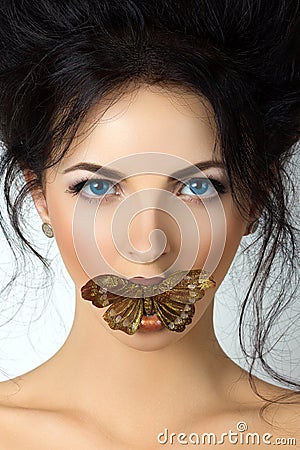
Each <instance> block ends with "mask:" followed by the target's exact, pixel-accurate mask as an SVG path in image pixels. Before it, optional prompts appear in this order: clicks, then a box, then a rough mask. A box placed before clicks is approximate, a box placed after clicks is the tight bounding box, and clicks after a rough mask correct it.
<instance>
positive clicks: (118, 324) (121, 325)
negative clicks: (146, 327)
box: [103, 297, 143, 334]
mask: <svg viewBox="0 0 300 450" xmlns="http://www.w3.org/2000/svg"><path fill="white" fill-rule="evenodd" d="M142 315H143V300H142V299H139V298H129V297H119V299H118V301H116V302H115V303H114V304H113V305H111V306H110V307H109V308H108V309H107V311H106V312H105V313H104V315H103V318H104V320H105V321H106V322H107V323H108V325H109V326H110V328H111V329H112V330H121V331H124V332H125V333H126V334H134V333H135V332H136V331H137V329H138V327H139V325H140V322H141V319H142Z"/></svg>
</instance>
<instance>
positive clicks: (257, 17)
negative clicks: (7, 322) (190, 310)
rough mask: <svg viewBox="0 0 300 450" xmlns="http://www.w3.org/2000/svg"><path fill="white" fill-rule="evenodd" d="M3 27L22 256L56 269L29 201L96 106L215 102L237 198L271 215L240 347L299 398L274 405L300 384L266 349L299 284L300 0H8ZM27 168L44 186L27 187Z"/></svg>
mask: <svg viewBox="0 0 300 450" xmlns="http://www.w3.org/2000/svg"><path fill="white" fill-rule="evenodd" d="M0 19H1V20H0V21H1V29H0V36H1V40H0V45H1V53H0V68H1V69H0V121H1V125H0V127H1V128H0V129H1V139H2V141H3V143H4V146H5V149H4V153H3V158H2V161H1V169H0V170H1V171H0V173H1V178H2V177H3V176H5V178H4V193H5V198H6V204H7V210H8V214H9V218H10V221H11V224H12V226H13V229H14V231H15V232H16V235H17V237H19V238H21V240H16V241H15V242H13V241H11V237H10V234H9V228H8V225H5V223H4V218H3V217H1V216H0V218H1V227H2V229H3V232H4V234H5V236H6V237H7V240H8V242H9V244H10V246H11V248H12V250H13V251H14V252H16V251H17V247H18V246H19V243H21V246H19V248H21V253H22V252H23V250H24V249H25V248H28V249H30V250H31V251H32V252H33V253H34V254H35V255H36V256H37V257H38V258H39V259H40V260H41V261H42V262H43V264H44V265H45V267H48V263H47V260H46V258H44V257H43V256H42V255H41V254H40V253H39V252H38V251H37V249H36V248H34V246H33V244H32V243H30V242H29V240H28V238H27V237H25V234H24V230H22V223H23V220H21V216H22V206H23V203H24V201H25V199H26V197H27V196H28V193H29V189H30V188H33V189H34V188H36V187H39V186H42V185H43V173H44V170H45V169H47V168H49V167H51V166H53V165H54V164H56V163H57V162H59V161H60V159H61V158H62V157H63V156H64V155H65V154H66V152H67V151H68V148H69V145H70V143H71V142H72V138H73V137H74V135H75V133H76V131H77V130H78V127H79V124H80V123H81V121H82V119H83V118H84V117H85V115H86V114H87V112H88V111H89V110H90V108H91V107H92V106H93V105H94V104H96V103H98V102H99V101H101V99H104V98H111V99H112V101H114V100H116V99H117V98H118V96H119V95H122V93H125V92H126V91H127V90H128V89H129V88H130V87H131V89H132V87H134V86H135V87H138V86H139V85H140V84H141V83H146V84H148V85H154V84H156V85H161V86H171V85H172V86H174V87H178V88H184V89H187V90H189V91H191V92H193V93H196V94H197V95H198V96H201V97H204V98H206V99H207V100H208V101H209V103H210V104H211V106H212V108H213V111H214V114H215V120H216V124H217V132H218V139H219V143H220V149H221V156H222V159H223V162H224V163H225V166H226V168H227V172H228V176H229V180H230V187H231V191H232V195H233V199H234V201H235V203H236V205H237V206H238V208H239V210H240V212H241V213H242V214H245V204H246V205H249V204H250V203H251V204H253V205H255V207H256V211H255V212H256V214H257V216H260V227H259V232H258V233H257V236H258V237H257V238H256V240H255V241H256V242H255V243H256V244H259V251H258V252H257V253H256V255H255V263H256V266H255V267H254V269H253V280H252V281H251V283H250V286H249V289H248V291H247V293H246V297H245V299H244V302H243V306H242V313H241V318H240V340H241V345H242V348H243V351H244V353H245V356H246V357H247V358H250V361H253V363H254V361H255V360H257V359H259V360H260V362H261V364H262V366H263V367H264V369H265V370H266V372H267V373H268V374H269V375H270V376H271V377H273V378H274V379H275V380H278V381H280V382H282V383H285V385H286V386H287V387H289V388H291V389H292V390H295V392H294V393H290V394H286V395H285V396H282V397H280V399H279V398H278V399H276V401H279V400H280V401H283V399H284V398H286V396H287V395H288V396H290V397H293V396H294V395H296V394H299V392H297V389H299V388H300V382H299V380H298V381H297V380H293V379H288V378H287V377H285V376H283V375H281V374H279V373H277V372H276V371H274V369H273V368H272V367H271V366H270V365H269V363H268V361H267V359H266V358H265V354H264V353H265V347H266V345H265V344H266V342H267V339H268V336H269V334H270V330H271V327H272V324H274V323H275V321H276V320H278V317H280V315H281V314H282V313H283V311H284V309H285V308H286V306H287V304H288V303H289V302H290V301H292V299H293V295H294V293H295V292H294V291H295V288H296V286H297V285H298V281H297V280H298V279H297V275H298V274H297V271H296V270H295V268H296V267H297V263H298V258H299V251H298V250H297V248H296V246H297V242H296V233H297V231H298V230H297V229H296V227H295V225H294V223H293V220H292V217H291V211H290V209H289V208H288V203H289V201H290V199H291V194H292V192H293V183H292V180H291V177H290V175H289V172H288V170H287V164H288V162H289V161H290V158H291V156H292V154H293V153H294V152H295V149H296V146H295V144H296V142H297V141H298V139H299V131H300V127H299V124H300V52H299V48H300V5H299V1H298V0H281V1H280V2H278V0H267V1H258V0H250V1H249V0H223V1H222V2H220V1H219V0H193V1H186V0H176V1H175V0H173V1H170V0H152V1H151V2H149V1H146V0H122V1H117V0H66V1H64V2H61V1H58V0H38V1H37V0H30V1H29V0H23V1H22V2H19V1H17V0H9V1H8V0H3V1H2V2H1V5H0ZM24 169H30V170H32V171H33V172H34V173H35V174H36V177H37V178H36V180H32V181H31V182H30V183H27V184H26V183H24V180H23V179H22V171H23V170H24ZM20 181H21V182H23V184H22V187H20V186H19V187H18V189H17V195H16V196H15V198H13V190H14V188H15V183H17V182H20ZM248 250H249V249H248ZM252 262H253V261H252ZM276 265H278V267H279V271H280V273H281V277H280V279H277V280H276V282H277V284H276V286H277V293H276V295H274V299H273V303H272V311H271V312H270V313H268V314H267V316H263V315H262V302H263V298H264V295H265V292H266V289H267V286H268V280H269V277H270V274H271V272H272V270H274V267H275V266H276ZM283 269H284V270H283ZM278 278H279V277H278ZM14 280H15V277H13V279H12V281H14ZM7 286H8V285H7ZM7 286H6V288H7ZM288 288H289V289H288ZM4 289H5V288H4ZM288 291H290V292H288ZM283 299H284V300H283ZM250 306H251V307H252V309H253V314H254V316H253V317H252V322H253V323H255V324H256V326H255V328H254V331H253V337H252V344H253V348H252V349H251V351H249V350H247V348H246V345H245V342H244V340H243V335H242V331H243V317H244V316H245V313H246V310H247V309H248V310H249V307H250ZM252 365H253V364H251V366H250V369H249V370H250V376H249V380H250V382H251V385H252V387H253V389H254V390H255V382H254V379H253V377H252V375H251V371H252ZM259 395H260V396H261V394H259ZM261 398H264V397H263V396H261ZM296 398H297V396H296ZM265 400H266V401H267V400H268V401H270V402H272V401H273V400H271V399H265ZM268 401H267V404H268ZM289 401H290V400H289ZM264 408H265V407H264ZM264 408H262V411H263V409H264Z"/></svg>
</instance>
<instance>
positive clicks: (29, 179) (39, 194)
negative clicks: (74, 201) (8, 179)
mask: <svg viewBox="0 0 300 450" xmlns="http://www.w3.org/2000/svg"><path fill="white" fill-rule="evenodd" d="M23 173H24V178H25V181H26V183H27V184H29V188H30V194H31V197H32V200H33V202H34V205H35V208H36V210H37V212H38V214H39V216H40V218H41V219H42V221H43V222H46V223H51V222H50V219H49V214H48V207H47V202H46V198H45V195H44V192H43V188H42V186H40V185H37V183H35V184H34V181H35V182H36V181H37V176H36V175H35V173H34V172H32V171H31V170H29V169H25V170H24V172H23ZM30 185H31V186H30Z"/></svg>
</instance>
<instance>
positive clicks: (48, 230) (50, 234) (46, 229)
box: [42, 222, 54, 238]
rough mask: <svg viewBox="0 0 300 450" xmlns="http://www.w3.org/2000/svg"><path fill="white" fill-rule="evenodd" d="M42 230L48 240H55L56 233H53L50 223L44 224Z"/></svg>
mask: <svg viewBox="0 0 300 450" xmlns="http://www.w3.org/2000/svg"><path fill="white" fill-rule="evenodd" d="M42 230H43V232H44V234H45V235H46V236H47V237H48V238H53V237H54V233H53V230H52V227H51V225H50V223H46V222H44V223H43V225H42Z"/></svg>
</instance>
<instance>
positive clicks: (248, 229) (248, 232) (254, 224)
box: [247, 219, 259, 234]
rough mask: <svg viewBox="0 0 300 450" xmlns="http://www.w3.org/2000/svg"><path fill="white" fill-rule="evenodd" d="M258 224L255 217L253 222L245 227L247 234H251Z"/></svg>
mask: <svg viewBox="0 0 300 450" xmlns="http://www.w3.org/2000/svg"><path fill="white" fill-rule="evenodd" d="M258 226H259V220H258V219H256V220H254V222H251V223H250V225H249V226H248V228H247V234H253V233H255V231H256V230H257V229H258Z"/></svg>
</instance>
